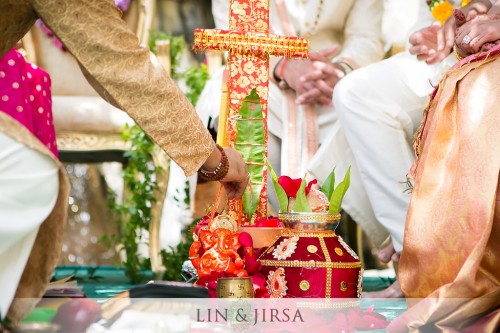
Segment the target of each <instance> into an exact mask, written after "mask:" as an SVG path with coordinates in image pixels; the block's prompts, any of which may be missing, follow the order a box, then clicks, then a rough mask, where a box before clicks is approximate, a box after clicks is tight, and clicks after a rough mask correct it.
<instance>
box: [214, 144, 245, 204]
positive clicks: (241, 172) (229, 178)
mask: <svg viewBox="0 0 500 333" xmlns="http://www.w3.org/2000/svg"><path fill="white" fill-rule="evenodd" d="M224 152H225V153H226V156H227V159H228V161H229V171H228V172H227V175H226V176H225V177H224V178H222V179H221V181H220V182H221V183H222V185H224V188H225V189H226V193H227V197H228V198H229V199H239V198H241V197H242V196H243V193H244V192H245V189H246V187H247V185H248V181H249V179H250V174H249V173H248V171H247V169H246V166H245V162H244V161H243V158H242V156H243V155H242V154H241V153H240V152H239V151H236V150H234V149H232V148H224Z"/></svg>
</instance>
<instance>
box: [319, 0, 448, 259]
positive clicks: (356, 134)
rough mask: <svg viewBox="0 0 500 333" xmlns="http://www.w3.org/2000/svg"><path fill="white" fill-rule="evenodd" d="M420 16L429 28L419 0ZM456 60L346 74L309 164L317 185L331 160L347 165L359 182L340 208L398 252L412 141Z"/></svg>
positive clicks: (397, 63) (402, 57)
mask: <svg viewBox="0 0 500 333" xmlns="http://www.w3.org/2000/svg"><path fill="white" fill-rule="evenodd" d="M420 14H421V15H419V22H418V27H425V26H429V25H430V24H432V22H433V18H432V16H431V15H430V13H429V10H428V8H427V6H426V5H425V1H423V0H422V7H421V9H420ZM455 61H456V60H455V59H454V57H453V55H450V56H449V57H448V58H447V59H445V60H444V61H442V62H441V63H439V64H436V65H432V66H430V65H427V64H426V63H425V62H421V61H418V60H417V58H416V57H415V56H413V55H411V54H409V52H404V53H401V54H398V55H396V56H394V57H391V58H389V59H387V60H384V61H382V62H379V63H376V64H373V65H370V66H367V67H365V68H362V69H359V70H357V71H354V72H353V73H351V74H350V75H348V76H347V77H346V78H344V79H343V80H342V81H341V82H340V83H339V84H338V86H337V87H336V89H335V93H334V99H333V100H334V104H335V106H336V110H337V112H338V115H339V120H340V122H339V124H337V126H336V127H335V128H334V129H333V130H332V131H331V132H330V136H329V137H328V139H327V140H325V142H324V143H323V146H322V147H321V148H320V150H319V151H318V153H317V154H316V156H315V158H314V159H313V160H312V161H311V163H310V164H309V169H310V172H311V173H312V174H313V175H314V176H315V177H317V178H318V179H320V180H323V179H325V178H326V176H327V172H328V171H329V170H328V168H325V165H328V164H329V163H332V162H333V161H340V164H337V169H336V170H338V172H339V173H341V174H342V173H343V172H345V171H346V170H347V167H348V165H351V166H352V168H353V170H352V171H354V174H355V175H356V177H360V178H359V179H357V180H356V181H355V183H354V184H353V185H354V186H356V188H355V191H352V189H351V190H349V191H348V194H347V195H346V197H345V198H344V203H343V208H344V209H345V210H346V211H347V212H349V213H350V214H351V215H352V216H353V218H354V219H355V220H356V221H357V222H360V223H361V224H362V225H363V226H364V225H369V224H370V221H369V220H367V221H365V222H363V221H362V220H363V219H365V218H367V217H368V219H370V220H372V219H375V220H376V221H378V222H379V223H381V224H382V225H383V226H384V227H385V228H386V229H387V231H388V232H389V233H390V235H391V237H392V242H393V245H394V248H395V250H396V251H398V252H400V251H401V249H402V244H403V232H404V224H405V219H406V213H407V209H408V204H409V199H410V194H409V193H408V192H405V190H406V189H407V185H406V174H407V173H408V171H409V169H410V167H411V165H412V163H413V161H414V152H413V148H412V144H413V136H414V133H415V131H416V130H417V129H418V127H419V125H420V123H421V118H422V114H423V111H424V108H425V105H426V103H427V101H428V96H429V94H430V93H431V92H432V90H433V89H434V88H433V85H436V84H437V83H438V82H439V79H440V77H441V75H442V73H443V72H444V71H445V70H447V69H448V68H449V67H450V66H451V65H452V64H453V63H454V62H455ZM344 133H345V134H344ZM340 142H342V143H343V144H339V143H340ZM359 180H360V181H361V182H360V183H358V181H359ZM362 192H364V194H363V193H362ZM360 197H364V198H368V202H366V201H359V198H360ZM365 231H366V230H365Z"/></svg>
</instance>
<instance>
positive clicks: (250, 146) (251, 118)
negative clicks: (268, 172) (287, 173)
mask: <svg viewBox="0 0 500 333" xmlns="http://www.w3.org/2000/svg"><path fill="white" fill-rule="evenodd" d="M239 115H240V119H239V120H238V121H237V123H236V130H237V133H238V136H237V137H236V139H235V141H234V148H235V149H236V150H238V151H239V152H241V153H242V154H243V160H244V161H245V162H246V163H247V170H248V172H249V173H250V185H249V186H248V187H247V189H246V190H245V193H244V194H243V198H242V200H243V210H244V211H245V214H246V215H247V216H248V218H249V219H250V218H251V217H252V215H253V214H254V213H255V211H256V210H257V206H258V204H259V198H260V193H261V192H262V189H263V186H264V182H263V175H264V167H265V152H266V148H265V142H264V138H265V131H264V121H263V119H262V118H263V113H262V105H261V103H260V97H259V95H258V94H257V91H256V89H252V91H251V93H250V95H248V96H247V97H246V98H245V100H244V101H243V103H242V104H241V108H240V112H239Z"/></svg>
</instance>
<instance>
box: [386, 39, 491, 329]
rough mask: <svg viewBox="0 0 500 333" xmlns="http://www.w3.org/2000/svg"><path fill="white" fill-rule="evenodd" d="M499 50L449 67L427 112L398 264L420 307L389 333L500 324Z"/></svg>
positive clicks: (413, 308) (405, 285) (401, 277)
mask: <svg viewBox="0 0 500 333" xmlns="http://www.w3.org/2000/svg"><path fill="white" fill-rule="evenodd" d="M499 73H500V47H496V48H495V49H494V50H492V51H490V52H489V53H488V54H484V53H483V54H479V55H476V56H472V57H468V58H466V59H464V60H463V61H461V62H460V63H459V64H458V65H457V66H456V67H455V68H454V69H452V70H450V71H449V72H448V73H447V75H446V76H445V78H444V79H443V81H442V82H441V84H440V86H439V88H438V89H437V91H436V92H435V94H434V96H433V97H432V100H431V102H430V105H429V107H428V109H427V111H426V114H425V118H424V122H423V125H422V129H421V132H420V135H419V137H418V138H417V155H418V159H417V160H416V162H415V164H414V165H413V167H412V170H411V172H410V176H411V178H413V180H414V184H415V185H414V188H413V192H412V198H411V202H410V207H409V211H408V215H407V219H406V229H405V239H404V246H403V253H402V256H401V261H400V265H399V275H398V278H399V281H400V283H401V288H402V290H403V292H404V294H405V296H406V297H408V298H422V299H421V300H416V299H408V303H412V304H410V305H412V306H411V307H410V308H409V310H408V311H407V312H405V313H404V314H403V315H402V316H401V317H399V318H397V319H396V320H394V321H393V322H392V323H391V325H390V326H389V328H388V331H389V332H400V331H417V332H419V331H421V332H434V331H449V332H496V330H497V329H498V327H499V323H500V308H499V307H500V186H499V171H500V75H499Z"/></svg>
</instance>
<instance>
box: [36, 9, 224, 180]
mask: <svg viewBox="0 0 500 333" xmlns="http://www.w3.org/2000/svg"><path fill="white" fill-rule="evenodd" d="M30 2H31V4H32V7H33V8H34V10H35V11H36V12H37V14H38V16H39V17H40V18H42V20H43V21H44V22H45V24H46V25H47V26H49V28H50V29H51V30H52V31H53V32H54V33H55V34H56V35H57V37H58V38H59V39H60V40H61V41H62V42H63V43H64V45H65V46H66V47H67V49H68V50H69V51H70V52H71V53H72V54H73V55H74V56H75V58H76V59H77V60H78V62H79V63H80V67H81V68H82V71H83V73H84V74H85V76H86V78H87V80H89V82H90V83H91V85H92V86H93V87H94V89H96V91H97V92H98V93H99V94H100V95H101V96H102V97H103V98H104V99H105V100H106V101H108V102H110V103H111V104H113V105H115V106H116V107H118V108H120V109H122V110H124V111H125V112H127V113H128V114H129V115H130V116H131V117H132V118H133V119H134V120H135V122H136V123H137V124H138V125H139V126H140V127H141V128H142V129H144V130H145V131H146V133H147V134H148V135H149V136H150V137H151V138H152V139H153V141H155V142H156V143H157V144H158V145H159V146H160V147H161V148H163V149H164V150H165V151H166V152H167V154H168V155H169V156H170V157H171V158H172V159H173V160H174V161H175V162H176V163H177V164H179V166H180V167H181V168H182V169H183V170H184V172H185V173H186V175H191V174H193V173H195V172H196V171H197V170H198V169H199V168H200V166H201V165H202V164H203V163H204V162H205V161H206V159H207V158H208V156H209V155H210V153H211V152H212V151H213V149H214V148H215V143H214V141H213V140H212V138H211V136H210V134H209V132H208V131H207V129H206V128H205V127H204V126H203V124H202V122H201V120H200V118H199V117H198V115H197V114H196V112H195V110H194V108H193V106H192V105H191V104H190V102H189V101H188V100H187V98H186V97H185V96H184V94H183V93H182V91H181V90H180V89H179V88H178V87H177V85H176V84H175V83H174V82H173V80H172V79H170V78H169V77H168V75H167V73H166V72H165V71H164V70H163V68H162V67H161V66H160V65H159V64H156V65H155V64H153V63H152V62H151V60H150V52H149V50H148V49H147V48H146V47H144V46H140V44H139V40H138V38H137V37H136V36H135V34H134V33H132V32H131V31H130V30H129V28H128V26H127V24H126V23H125V22H124V21H123V20H122V19H121V12H120V11H119V10H118V9H117V8H116V7H115V5H114V2H113V1H112V0H87V1H72V0H59V1H56V0H31V1H30Z"/></svg>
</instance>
